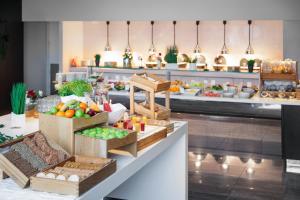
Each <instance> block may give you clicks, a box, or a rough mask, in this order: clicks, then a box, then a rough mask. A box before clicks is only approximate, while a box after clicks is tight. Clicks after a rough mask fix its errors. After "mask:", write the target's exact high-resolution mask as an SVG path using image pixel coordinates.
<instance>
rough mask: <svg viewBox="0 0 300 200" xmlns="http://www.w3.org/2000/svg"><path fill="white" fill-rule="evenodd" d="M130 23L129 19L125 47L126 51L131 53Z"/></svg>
mask: <svg viewBox="0 0 300 200" xmlns="http://www.w3.org/2000/svg"><path fill="white" fill-rule="evenodd" d="M129 25H130V21H127V47H126V48H125V53H131V47H130V42H129V36H130V32H129Z"/></svg>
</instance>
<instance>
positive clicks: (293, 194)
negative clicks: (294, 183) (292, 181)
mask: <svg viewBox="0 0 300 200" xmlns="http://www.w3.org/2000/svg"><path fill="white" fill-rule="evenodd" d="M299 199H300V190H294V189H287V190H286V192H285V194H284V198H283V200H299Z"/></svg>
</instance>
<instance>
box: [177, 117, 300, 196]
mask: <svg viewBox="0 0 300 200" xmlns="http://www.w3.org/2000/svg"><path fill="white" fill-rule="evenodd" d="M185 115H186V114H181V117H182V118H186V119H188V121H189V173H188V175H189V200H210V199H211V200H223V199H224V200H300V175H295V174H286V173H284V163H283V161H282V159H281V141H280V122H278V121H272V120H266V121H264V120H254V119H238V118H221V119H219V118H210V117H207V118H206V117H205V116H199V115H198V116H192V115H190V114H188V116H185ZM239 121H240V123H239ZM210 126H211V128H210Z"/></svg>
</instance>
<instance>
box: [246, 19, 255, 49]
mask: <svg viewBox="0 0 300 200" xmlns="http://www.w3.org/2000/svg"><path fill="white" fill-rule="evenodd" d="M248 25H249V43H248V47H247V49H246V54H254V50H253V48H252V46H251V25H252V21H251V20H248Z"/></svg>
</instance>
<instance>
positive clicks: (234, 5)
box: [22, 0, 300, 21]
mask: <svg viewBox="0 0 300 200" xmlns="http://www.w3.org/2000/svg"><path fill="white" fill-rule="evenodd" d="M299 10H300V1H299V0H151V1H149V0H130V1H126V0H23V7H22V15H23V20H24V21H82V20H96V21H98V20H127V19H128V20H196V19H200V20H204V19H208V20H221V19H235V20H239V19H244V20H245V19H281V20H300V12H299Z"/></svg>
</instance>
